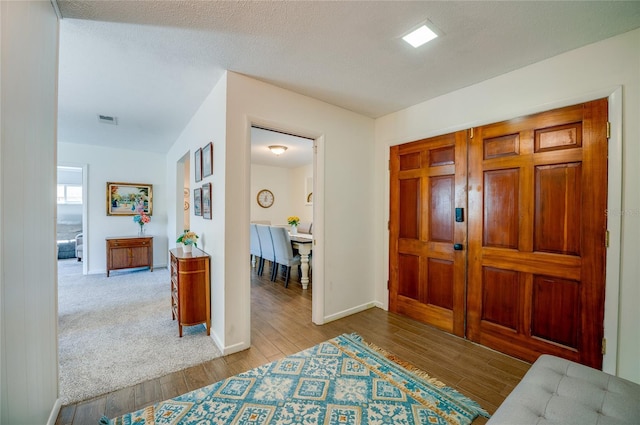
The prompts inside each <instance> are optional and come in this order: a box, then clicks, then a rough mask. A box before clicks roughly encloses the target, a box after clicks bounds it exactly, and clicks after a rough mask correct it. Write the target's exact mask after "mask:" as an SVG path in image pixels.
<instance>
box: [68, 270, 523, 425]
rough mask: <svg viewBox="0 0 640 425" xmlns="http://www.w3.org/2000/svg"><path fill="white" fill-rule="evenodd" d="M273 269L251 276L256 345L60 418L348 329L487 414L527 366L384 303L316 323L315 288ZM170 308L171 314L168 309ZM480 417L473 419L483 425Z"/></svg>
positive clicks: (144, 401)
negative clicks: (274, 275)
mask: <svg viewBox="0 0 640 425" xmlns="http://www.w3.org/2000/svg"><path fill="white" fill-rule="evenodd" d="M268 275H269V273H268V272H265V273H264V276H262V277H258V276H255V274H254V273H252V278H251V329H252V330H251V344H252V346H251V348H250V349H248V350H245V351H242V352H240V353H235V354H232V355H229V356H226V357H221V358H218V359H214V360H211V361H208V362H206V363H202V364H200V365H197V366H194V367H191V368H189V369H185V370H182V371H178V372H174V373H171V374H169V375H166V376H162V377H160V378H156V379H152V380H149V381H146V382H143V383H140V384H137V385H133V386H131V387H127V388H124V389H121V390H118V391H115V392H112V393H109V394H106V395H103V396H101V397H96V398H94V399H91V400H86V401H82V402H79V403H76V404H71V405H68V406H63V407H62V409H61V411H60V414H59V415H58V419H57V421H56V424H59V425H84V424H90V425H96V424H97V423H98V420H99V419H100V417H102V415H106V416H107V417H109V418H114V417H116V416H120V415H123V414H125V413H127V412H131V411H134V410H138V409H141V408H143V407H146V406H148V405H150V404H154V403H156V402H159V401H162V400H166V399H169V398H172V397H176V396H178V395H180V394H183V393H185V392H188V391H191V390H194V389H196V388H200V387H203V386H205V385H208V384H211V383H213V382H217V381H219V380H222V379H225V378H227V377H229V376H233V375H236V374H238V373H241V372H244V371H246V370H249V369H252V368H254V367H257V366H259V365H262V364H264V363H268V362H271V361H273V360H277V359H280V358H282V357H285V356H288V355H290V354H293V353H297V352H298V351H301V350H303V349H305V348H309V347H311V346H313V345H316V344H319V343H320V342H322V341H325V340H327V339H330V338H333V337H335V336H337V335H340V334H342V333H346V332H357V333H358V334H360V335H361V336H362V337H363V338H364V340H365V341H368V342H371V343H374V344H376V345H378V346H380V347H382V348H384V349H386V350H387V351H390V352H392V353H394V354H396V355H398V356H399V357H400V358H402V359H403V360H405V361H408V362H410V363H412V364H413V365H415V366H416V367H418V368H420V369H422V370H424V371H426V372H428V373H429V374H430V375H431V376H433V377H435V378H438V379H439V380H441V381H442V382H444V383H445V384H447V385H449V386H451V387H453V388H455V389H457V390H458V391H460V392H461V393H463V394H465V395H467V396H469V397H471V398H473V399H474V400H476V401H477V402H479V403H480V405H482V407H484V408H485V409H486V410H487V411H489V413H492V412H494V411H495V409H496V408H497V406H498V405H500V403H501V402H502V401H503V400H504V399H505V397H506V396H507V395H508V394H509V393H510V392H511V390H512V389H513V387H514V386H515V385H516V384H517V383H518V382H519V381H520V379H521V378H522V376H523V375H524V374H525V372H526V371H527V370H528V369H529V366H530V365H529V364H528V363H525V362H522V361H520V360H516V359H513V358H511V357H508V356H506V355H503V354H500V353H498V352H495V351H493V350H490V349H488V348H485V347H482V346H479V345H476V344H474V343H472V342H469V341H466V340H464V339H461V338H458V337H455V336H452V335H450V334H447V333H444V332H441V331H439V330H437V329H434V328H432V327H430V326H427V325H424V324H421V323H418V322H416V321H413V320H411V319H409V318H406V317H403V316H399V315H397V314H392V313H388V312H386V311H384V310H382V309H379V308H371V309H369V310H366V311H363V312H361V313H358V314H354V315H352V316H349V317H345V318H343V319H340V320H337V321H334V322H331V323H328V324H325V325H322V326H316V325H314V324H313V323H312V322H311V286H310V287H309V289H308V290H306V291H303V290H302V289H301V287H300V285H299V284H298V283H297V282H296V281H295V279H296V278H297V274H296V273H295V272H293V277H292V281H290V283H289V287H288V288H284V282H283V280H282V279H279V280H278V281H277V282H276V283H274V282H271V281H269V279H268V277H267V276H268ZM167 314H170V312H169V311H167ZM485 422H486V419H484V418H478V419H476V420H475V421H474V422H473V423H474V425H477V424H484V423H485Z"/></svg>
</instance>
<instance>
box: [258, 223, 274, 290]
mask: <svg viewBox="0 0 640 425" xmlns="http://www.w3.org/2000/svg"><path fill="white" fill-rule="evenodd" d="M255 226H256V230H257V231H258V238H259V240H260V250H261V251H262V254H261V255H262V257H260V266H259V267H258V276H262V272H263V271H264V261H265V260H267V261H271V276H272V279H271V280H273V275H274V270H275V269H276V255H275V251H274V250H273V241H272V240H271V232H270V231H269V226H267V225H266V224H256V225H255Z"/></svg>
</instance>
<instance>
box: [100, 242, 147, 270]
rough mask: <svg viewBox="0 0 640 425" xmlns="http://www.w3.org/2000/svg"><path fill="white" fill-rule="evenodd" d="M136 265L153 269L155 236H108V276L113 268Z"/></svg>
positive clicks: (125, 267)
mask: <svg viewBox="0 0 640 425" xmlns="http://www.w3.org/2000/svg"><path fill="white" fill-rule="evenodd" d="M134 267H149V270H150V271H153V236H122V237H113V238H107V277H109V272H111V270H118V269H131V268H134Z"/></svg>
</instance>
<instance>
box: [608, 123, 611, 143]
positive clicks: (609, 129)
mask: <svg viewBox="0 0 640 425" xmlns="http://www.w3.org/2000/svg"><path fill="white" fill-rule="evenodd" d="M610 138H611V123H610V122H609V121H607V139H610Z"/></svg>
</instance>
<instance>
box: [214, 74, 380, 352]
mask: <svg viewBox="0 0 640 425" xmlns="http://www.w3.org/2000/svg"><path fill="white" fill-rule="evenodd" d="M227 80H228V86H227V87H228V89H227V90H228V91H227V122H226V124H227V135H226V141H227V156H226V169H225V175H226V197H225V207H226V209H227V219H226V222H225V227H226V229H227V232H228V235H229V237H228V238H227V239H226V240H225V251H226V252H225V261H226V269H227V270H226V275H225V278H226V279H227V290H228V295H227V297H226V303H225V305H226V320H227V321H228V322H229V323H234V324H237V325H238V329H237V330H236V329H232V328H231V327H229V328H227V335H228V337H229V341H230V342H232V343H234V344H239V345H241V346H248V344H249V338H250V334H249V321H250V312H249V310H248V306H249V292H250V286H249V282H250V274H249V272H250V270H249V267H248V259H247V255H246V254H247V253H248V252H249V226H247V223H249V221H250V205H249V203H251V202H254V197H255V194H254V193H251V182H250V159H251V153H250V126H251V124H252V123H255V124H258V125H260V126H262V127H266V128H271V129H274V130H284V131H287V132H289V133H293V134H299V135H301V136H305V137H311V138H315V139H317V140H318V154H317V157H316V161H317V165H316V173H317V180H318V181H316V192H317V193H314V197H315V199H314V201H315V202H314V206H313V208H314V212H313V217H314V230H315V231H314V236H315V237H316V244H315V245H314V247H313V250H314V251H313V255H314V267H315V268H314V274H313V277H314V281H313V284H312V287H313V302H314V305H313V308H314V321H316V323H318V322H319V323H322V322H325V321H329V320H333V319H336V318H338V317H342V316H344V315H347V314H350V313H353V312H356V311H359V310H360V309H364V308H367V307H369V306H371V305H373V299H374V291H373V290H374V287H373V285H372V284H371V282H372V279H373V274H372V272H371V262H372V257H373V243H372V242H373V236H372V235H373V226H374V223H373V217H372V216H371V210H372V208H373V207H374V203H373V201H372V195H373V192H374V185H373V184H374V179H373V177H374V169H373V166H374V161H373V160H374V150H373V143H374V133H373V130H374V122H373V120H372V119H370V118H367V117H363V116H361V115H358V114H355V113H353V112H350V111H347V110H344V109H342V108H338V107H335V106H333V105H329V104H327V103H324V102H320V101H318V100H315V99H312V98H309V97H306V96H302V95H299V94H297V93H294V92H291V91H288V90H284V89H281V88H278V87H275V86H272V85H269V84H266V83H263V82H260V81H257V80H254V79H251V78H249V77H246V76H243V75H239V74H235V73H232V72H229V73H228V74H227ZM325 164H331V169H330V170H329V169H328V166H327V165H325ZM319 264H320V265H322V264H323V265H324V267H322V268H319V267H318V265H319Z"/></svg>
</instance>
